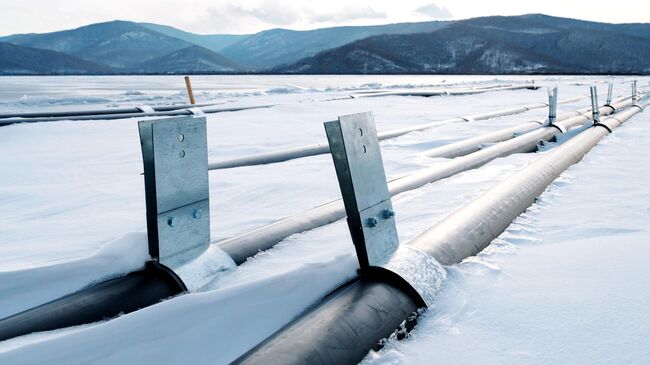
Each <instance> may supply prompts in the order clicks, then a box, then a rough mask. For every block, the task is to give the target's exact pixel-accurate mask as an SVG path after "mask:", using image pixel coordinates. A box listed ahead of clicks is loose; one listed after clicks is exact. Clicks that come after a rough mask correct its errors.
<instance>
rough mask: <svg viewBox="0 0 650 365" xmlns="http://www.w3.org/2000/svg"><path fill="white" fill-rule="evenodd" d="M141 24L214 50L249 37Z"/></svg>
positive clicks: (217, 50) (218, 50)
mask: <svg viewBox="0 0 650 365" xmlns="http://www.w3.org/2000/svg"><path fill="white" fill-rule="evenodd" d="M139 24H140V25H143V26H145V27H147V28H149V29H151V30H155V31H156V32H158V33H162V34H164V35H168V36H170V37H174V38H178V39H182V40H184V41H186V42H190V43H193V44H196V45H197V46H201V47H204V48H207V49H209V50H211V51H213V52H220V51H221V50H222V49H224V48H226V47H228V46H230V45H232V44H235V43H237V42H239V41H242V40H243V39H245V38H247V37H249V35H248V34H196V33H190V32H186V31H183V30H180V29H177V28H174V27H170V26H168V25H160V24H153V23H139Z"/></svg>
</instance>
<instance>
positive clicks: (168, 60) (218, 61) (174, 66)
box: [135, 46, 241, 73]
mask: <svg viewBox="0 0 650 365" xmlns="http://www.w3.org/2000/svg"><path fill="white" fill-rule="evenodd" d="M135 69H137V70H139V71H140V72H143V73H152V72H153V73H178V72H179V70H182V71H181V72H182V73H188V72H189V73H201V72H204V73H212V72H233V71H238V70H240V69H241V66H239V65H238V64H236V63H235V62H233V61H231V60H229V59H227V58H226V57H224V56H221V55H219V54H217V53H215V52H212V51H210V50H209V49H207V48H203V47H200V46H189V47H186V48H183V49H180V50H178V51H174V52H172V53H169V54H166V55H163V56H161V57H158V58H154V59H151V60H148V61H146V62H143V63H142V64H140V65H138V66H136V67H135Z"/></svg>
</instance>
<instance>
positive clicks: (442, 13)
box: [415, 3, 453, 19]
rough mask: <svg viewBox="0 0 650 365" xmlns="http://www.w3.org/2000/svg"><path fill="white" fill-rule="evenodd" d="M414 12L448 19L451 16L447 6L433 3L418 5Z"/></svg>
mask: <svg viewBox="0 0 650 365" xmlns="http://www.w3.org/2000/svg"><path fill="white" fill-rule="evenodd" d="M415 12H416V13H418V14H422V15H426V16H429V17H431V18H434V19H449V18H452V17H453V15H451V12H450V11H449V10H448V9H447V8H443V7H441V6H438V5H436V4H434V3H431V4H427V5H423V6H420V7H419V8H417V9H415Z"/></svg>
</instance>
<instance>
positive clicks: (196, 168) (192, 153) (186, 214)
mask: <svg viewBox="0 0 650 365" xmlns="http://www.w3.org/2000/svg"><path fill="white" fill-rule="evenodd" d="M138 127H139V130H140V143H141V146H142V158H143V162H144V175H145V195H146V204H147V231H148V239H149V254H150V255H151V257H153V258H154V259H156V260H158V261H159V262H161V263H163V264H165V265H166V266H169V267H172V268H174V267H178V266H179V265H181V264H183V263H185V262H187V261H189V260H191V259H193V258H195V257H196V256H198V255H199V254H201V253H202V252H203V251H205V249H207V247H208V246H209V244H210V202H209V190H208V189H209V188H208V169H207V164H208V156H207V133H206V121H205V118H204V117H198V118H197V117H176V118H166V119H158V120H147V121H140V122H139V123H138Z"/></svg>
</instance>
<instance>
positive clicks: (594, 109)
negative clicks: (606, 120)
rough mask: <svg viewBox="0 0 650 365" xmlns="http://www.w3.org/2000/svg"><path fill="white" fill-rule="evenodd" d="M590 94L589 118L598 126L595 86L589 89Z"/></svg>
mask: <svg viewBox="0 0 650 365" xmlns="http://www.w3.org/2000/svg"><path fill="white" fill-rule="evenodd" d="M589 91H590V92H591V116H592V118H593V119H594V124H600V109H599V107H598V90H597V89H596V86H591V87H590V88H589Z"/></svg>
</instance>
